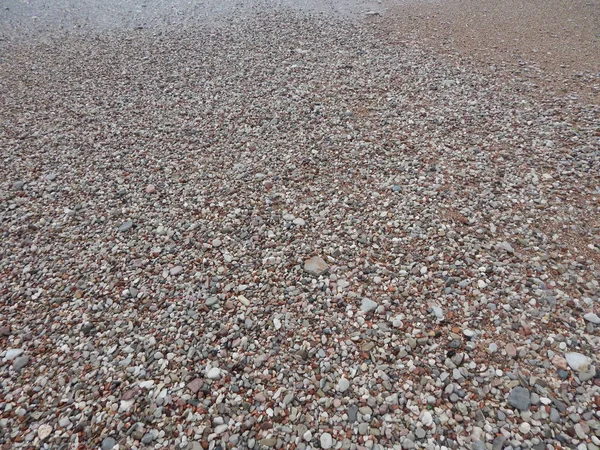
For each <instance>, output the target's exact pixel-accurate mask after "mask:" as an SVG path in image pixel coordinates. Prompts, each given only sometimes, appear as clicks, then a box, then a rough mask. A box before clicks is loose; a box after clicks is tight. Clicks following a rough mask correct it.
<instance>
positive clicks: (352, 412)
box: [348, 405, 358, 422]
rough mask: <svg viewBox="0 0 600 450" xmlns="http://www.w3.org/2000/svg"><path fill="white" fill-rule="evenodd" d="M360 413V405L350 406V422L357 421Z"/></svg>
mask: <svg viewBox="0 0 600 450" xmlns="http://www.w3.org/2000/svg"><path fill="white" fill-rule="evenodd" d="M357 414H358V406H356V405H350V406H348V422H356V415H357Z"/></svg>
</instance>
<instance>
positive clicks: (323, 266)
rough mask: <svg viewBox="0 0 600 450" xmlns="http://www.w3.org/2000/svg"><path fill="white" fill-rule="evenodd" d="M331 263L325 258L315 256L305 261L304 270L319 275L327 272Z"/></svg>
mask: <svg viewBox="0 0 600 450" xmlns="http://www.w3.org/2000/svg"><path fill="white" fill-rule="evenodd" d="M328 269H329V264H327V263H326V262H325V261H324V260H323V258H320V257H318V256H313V257H312V258H309V259H307V260H306V261H304V271H305V272H306V273H309V274H310V275H314V276H317V277H318V276H319V275H322V274H323V273H325V272H327V270H328Z"/></svg>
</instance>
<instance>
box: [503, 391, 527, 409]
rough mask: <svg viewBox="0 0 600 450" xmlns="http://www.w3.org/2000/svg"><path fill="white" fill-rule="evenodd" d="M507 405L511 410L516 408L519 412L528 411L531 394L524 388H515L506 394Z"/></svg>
mask: <svg viewBox="0 0 600 450" xmlns="http://www.w3.org/2000/svg"><path fill="white" fill-rule="evenodd" d="M507 401H508V404H509V405H510V406H512V407H513V408H517V409H519V410H521V411H527V410H529V407H530V406H531V394H530V393H529V389H525V388H524V387H521V386H517V387H514V388H513V389H512V391H510V394H508V399H507Z"/></svg>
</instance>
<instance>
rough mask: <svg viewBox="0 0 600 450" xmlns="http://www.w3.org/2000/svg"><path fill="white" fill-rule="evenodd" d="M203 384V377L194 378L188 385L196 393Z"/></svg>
mask: <svg viewBox="0 0 600 450" xmlns="http://www.w3.org/2000/svg"><path fill="white" fill-rule="evenodd" d="M202 385H203V382H202V378H195V379H194V380H192V381H190V382H189V383H188V385H187V387H188V389H189V390H190V391H192V393H194V394H196V393H197V392H198V391H199V390H200V388H201V387H202Z"/></svg>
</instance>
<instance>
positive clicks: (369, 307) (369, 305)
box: [360, 297, 379, 313]
mask: <svg viewBox="0 0 600 450" xmlns="http://www.w3.org/2000/svg"><path fill="white" fill-rule="evenodd" d="M378 306H379V305H378V304H377V303H375V302H374V301H373V300H371V299H369V298H366V297H365V298H363V299H362V302H361V304H360V310H361V311H362V312H364V313H368V312H370V311H373V310H374V309H377V307H378Z"/></svg>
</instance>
